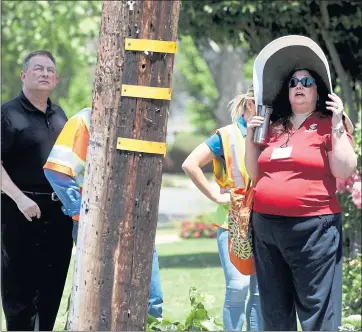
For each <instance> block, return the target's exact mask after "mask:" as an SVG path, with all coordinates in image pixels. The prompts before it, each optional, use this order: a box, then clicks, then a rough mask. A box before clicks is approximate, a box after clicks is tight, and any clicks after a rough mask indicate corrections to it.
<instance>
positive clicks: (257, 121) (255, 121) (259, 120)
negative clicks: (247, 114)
mask: <svg viewBox="0 0 362 332" xmlns="http://www.w3.org/2000/svg"><path fill="white" fill-rule="evenodd" d="M263 122H264V118H263V117H262V116H258V115H255V116H253V117H251V118H250V120H249V121H248V122H247V128H248V129H249V130H252V129H254V128H257V127H260V126H261V125H262V124H263Z"/></svg>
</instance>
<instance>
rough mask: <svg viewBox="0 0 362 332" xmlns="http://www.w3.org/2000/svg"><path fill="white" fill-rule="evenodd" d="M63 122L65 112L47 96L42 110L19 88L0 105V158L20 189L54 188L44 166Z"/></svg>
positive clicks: (49, 190) (50, 189) (65, 119)
mask: <svg viewBox="0 0 362 332" xmlns="http://www.w3.org/2000/svg"><path fill="white" fill-rule="evenodd" d="M66 121H67V116H66V115H65V113H64V111H63V110H62V109H61V108H60V107H59V106H58V105H55V104H53V103H52V102H51V101H50V99H48V107H47V109H46V112H45V113H44V112H42V111H40V110H38V109H37V108H35V107H34V106H33V105H32V104H31V102H30V101H29V100H28V99H27V98H26V96H25V95H24V93H23V92H22V91H21V92H20V94H19V96H17V97H16V98H14V99H12V100H9V101H8V102H6V103H4V104H3V105H2V106H1V160H2V163H3V166H4V168H5V170H6V171H7V172H8V174H9V176H10V178H11V179H12V180H13V182H14V183H15V184H16V185H17V186H18V187H19V189H21V190H28V191H38V192H52V191H53V190H52V188H51V186H50V184H49V182H48V181H47V179H46V178H45V175H44V170H43V166H44V164H45V163H46V160H47V158H48V156H49V154H50V151H51V149H52V148H53V145H54V144H55V141H56V139H57V137H58V135H59V134H60V132H61V130H62V129H63V127H64V125H65V123H66Z"/></svg>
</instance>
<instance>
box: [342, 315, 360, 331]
mask: <svg viewBox="0 0 362 332" xmlns="http://www.w3.org/2000/svg"><path fill="white" fill-rule="evenodd" d="M339 330H340V331H361V330H362V322H361V315H351V316H349V317H347V318H344V319H343V320H342V326H341V327H340V328H339Z"/></svg>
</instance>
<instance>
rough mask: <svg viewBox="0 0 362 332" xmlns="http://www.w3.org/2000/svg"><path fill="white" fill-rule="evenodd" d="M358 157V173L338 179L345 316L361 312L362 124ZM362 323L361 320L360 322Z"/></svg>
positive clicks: (356, 137) (357, 136)
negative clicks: (341, 214) (341, 224)
mask: <svg viewBox="0 0 362 332" xmlns="http://www.w3.org/2000/svg"><path fill="white" fill-rule="evenodd" d="M354 143H355V151H356V154H357V157H358V167H357V170H356V172H355V173H354V174H353V175H352V176H351V177H350V178H348V179H345V180H340V179H338V180H337V197H338V199H339V202H340V204H341V206H342V211H343V233H344V234H343V236H344V239H343V240H344V256H345V258H344V265H343V296H342V306H343V316H344V317H346V316H350V315H353V314H360V313H361V309H362V300H361V296H362V295H361V217H362V216H361V161H362V154H361V126H360V124H358V125H357V126H356V131H355V134H354ZM359 325H360V323H359Z"/></svg>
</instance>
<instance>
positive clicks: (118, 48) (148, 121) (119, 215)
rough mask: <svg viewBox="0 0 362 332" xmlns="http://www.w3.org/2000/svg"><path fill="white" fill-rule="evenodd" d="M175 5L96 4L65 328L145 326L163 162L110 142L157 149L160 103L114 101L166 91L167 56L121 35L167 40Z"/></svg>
mask: <svg viewBox="0 0 362 332" xmlns="http://www.w3.org/2000/svg"><path fill="white" fill-rule="evenodd" d="M179 10H180V2H179V1H167V0H164V1H135V4H134V7H133V11H130V10H129V6H128V5H127V1H104V2H103V4H102V24H101V31H100V42H99V50H98V63H97V71H96V77H95V82H94V86H93V113H92V122H91V130H90V141H89V146H88V153H87V166H86V175H85V181H84V183H85V184H84V191H83V201H82V209H81V215H80V227H79V234H78V247H77V252H76V263H75V264H76V265H75V272H74V281H73V290H72V303H71V308H70V314H69V321H68V329H69V330H77V331H81V330H98V331H106V330H108V331H109V330H112V331H113V330H118V331H120V330H122V331H130V330H133V331H137V330H138V331H140V330H144V329H145V324H146V317H147V307H148V295H149V285H150V277H151V266H152V255H153V247H154V241H155V233H156V225H157V217H158V204H159V194H160V188H161V180H162V163H163V156H162V155H157V154H146V153H137V152H129V151H120V150H117V149H116V146H117V137H125V138H131V139H141V140H147V141H155V142H165V140H166V124H167V114H168V108H169V101H164V100H152V99H139V98H129V97H121V90H120V87H121V85H122V84H130V85H146V86H155V87H167V88H168V87H171V84H172V72H173V62H174V55H173V54H158V53H153V54H148V55H146V54H145V53H144V52H134V51H125V49H124V41H125V38H140V39H158V40H165V41H176V39H177V26H178V17H179Z"/></svg>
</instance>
